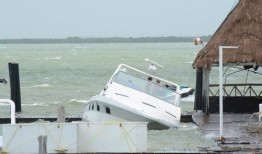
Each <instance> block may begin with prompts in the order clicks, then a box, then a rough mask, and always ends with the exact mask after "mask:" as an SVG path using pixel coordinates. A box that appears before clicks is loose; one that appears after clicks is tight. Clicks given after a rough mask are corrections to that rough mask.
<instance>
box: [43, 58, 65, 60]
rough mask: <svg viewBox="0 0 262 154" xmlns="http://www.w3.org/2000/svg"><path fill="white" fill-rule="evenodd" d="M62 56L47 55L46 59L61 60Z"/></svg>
mask: <svg viewBox="0 0 262 154" xmlns="http://www.w3.org/2000/svg"><path fill="white" fill-rule="evenodd" d="M61 59H62V58H61V57H46V58H44V60H61Z"/></svg>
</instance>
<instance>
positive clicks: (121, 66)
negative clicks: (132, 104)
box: [109, 64, 180, 94]
mask: <svg viewBox="0 0 262 154" xmlns="http://www.w3.org/2000/svg"><path fill="white" fill-rule="evenodd" d="M126 69H130V70H133V71H135V72H138V73H140V74H142V75H145V76H150V77H152V78H153V79H155V80H160V81H163V82H165V83H167V84H169V85H174V86H176V87H177V89H176V91H178V90H180V86H179V85H178V84H176V83H173V82H170V81H168V80H165V79H162V78H159V77H157V76H154V75H152V74H148V73H145V72H143V71H141V70H138V69H136V68H133V67H131V66H128V65H126V64H120V65H119V66H118V67H117V69H116V70H115V72H114V73H113V75H112V76H111V78H110V80H109V82H111V81H112V80H114V79H113V78H114V77H115V76H116V74H117V73H118V72H119V71H120V70H126ZM178 94H179V93H178Z"/></svg>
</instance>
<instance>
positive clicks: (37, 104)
mask: <svg viewBox="0 0 262 154" xmlns="http://www.w3.org/2000/svg"><path fill="white" fill-rule="evenodd" d="M22 106H49V105H48V104H46V103H33V104H22Z"/></svg>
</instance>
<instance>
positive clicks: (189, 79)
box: [0, 43, 217, 152]
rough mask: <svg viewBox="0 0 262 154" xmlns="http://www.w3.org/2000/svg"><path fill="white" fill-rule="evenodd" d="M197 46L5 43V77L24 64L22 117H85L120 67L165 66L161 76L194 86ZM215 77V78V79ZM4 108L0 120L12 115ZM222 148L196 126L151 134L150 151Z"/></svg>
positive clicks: (1, 69) (0, 66)
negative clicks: (91, 101)
mask: <svg viewBox="0 0 262 154" xmlns="http://www.w3.org/2000/svg"><path fill="white" fill-rule="evenodd" d="M200 49H201V47H200V46H194V45H193V43H130V44H128V43H127V44H125V43H121V44H117V43H114V44H0V53H1V56H0V78H5V79H6V80H7V81H8V82H9V72H8V63H9V62H16V63H19V70H20V86H21V98H22V113H20V114H18V115H17V116H19V115H20V116H56V112H57V107H58V106H65V109H66V114H67V115H80V116H81V115H82V113H83V110H84V106H85V103H86V102H87V101H88V99H89V98H90V97H91V96H93V95H95V94H97V93H99V92H100V91H101V90H102V89H103V87H104V86H105V84H106V83H107V81H108V80H109V78H110V76H111V74H112V73H113V72H114V70H115V69H116V68H117V66H118V65H119V64H120V63H125V64H128V65H131V66H134V67H136V68H139V69H142V70H147V67H148V63H146V62H145V61H144V59H145V58H149V59H152V60H154V61H156V62H158V63H159V64H161V65H163V66H164V68H163V69H159V70H158V71H157V73H158V75H159V76H161V77H163V78H166V79H168V80H171V81H173V82H175V83H180V84H186V85H188V86H190V87H193V88H194V87H195V70H194V69H193V68H192V62H193V61H194V59H195V57H196V54H197V53H198V51H199V50H200ZM213 76H216V75H213ZM0 98H10V87H9V84H7V85H4V84H0ZM193 102H194V96H190V97H188V98H186V99H183V100H182V102H181V107H182V112H183V113H187V112H193ZM9 110H10V108H9V106H8V105H5V104H0V116H1V117H8V116H9ZM208 147H211V148H213V149H214V148H217V145H216V143H215V142H214V141H213V140H212V138H211V137H210V136H206V135H205V134H203V132H201V130H200V129H199V128H198V127H197V126H196V125H194V124H193V123H181V126H180V127H179V128H176V129H168V130H161V131H159V130H152V131H149V132H148V150H149V151H158V152H159V151H160V152H170V151H173V152H177V151H184V152H193V151H195V152H196V151H199V150H201V149H203V148H204V149H206V148H208Z"/></svg>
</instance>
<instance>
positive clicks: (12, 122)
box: [0, 99, 15, 124]
mask: <svg viewBox="0 0 262 154" xmlns="http://www.w3.org/2000/svg"><path fill="white" fill-rule="evenodd" d="M0 103H9V104H10V106H11V113H10V114H11V124H15V103H14V102H13V101H12V100H10V99H0Z"/></svg>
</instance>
